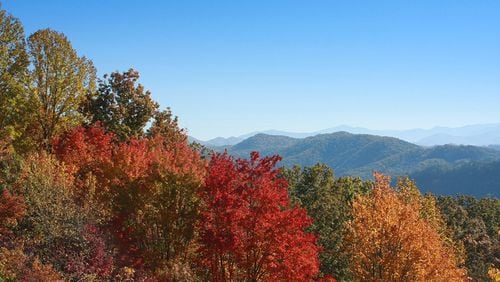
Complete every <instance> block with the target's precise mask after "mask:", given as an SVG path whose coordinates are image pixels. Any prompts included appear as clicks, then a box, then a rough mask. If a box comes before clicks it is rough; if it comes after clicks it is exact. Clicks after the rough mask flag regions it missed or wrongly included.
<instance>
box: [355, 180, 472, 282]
mask: <svg viewBox="0 0 500 282" xmlns="http://www.w3.org/2000/svg"><path fill="white" fill-rule="evenodd" d="M374 176H375V184H374V188H373V191H372V193H371V194H368V195H366V196H358V198H357V199H356V200H355V202H354V204H353V215H354V219H353V220H352V222H350V224H349V234H348V236H347V241H348V242H349V251H350V252H351V256H352V257H351V266H350V270H351V274H352V276H353V278H354V280H355V281H465V280H466V272H465V271H464V270H463V269H460V268H459V267H457V266H456V262H455V258H454V252H453V250H450V249H449V248H448V247H447V245H445V244H444V242H443V240H442V237H441V236H440V234H439V233H438V232H437V231H436V230H435V229H434V228H433V226H432V224H430V223H429V222H428V221H426V220H425V219H424V218H422V216H421V215H420V210H421V205H420V202H419V201H411V200H408V199H409V197H405V199H406V201H405V199H403V198H402V197H401V195H398V192H396V191H395V190H393V189H392V188H391V187H390V179H389V177H386V176H384V175H382V174H377V173H375V175H374Z"/></svg>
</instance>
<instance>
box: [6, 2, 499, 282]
mask: <svg viewBox="0 0 500 282" xmlns="http://www.w3.org/2000/svg"><path fill="white" fill-rule="evenodd" d="M0 39H1V40H0V281H335V280H339V281H469V280H470V279H472V280H473V281H487V280H493V281H499V279H500V243H499V239H500V235H499V234H500V230H499V226H500V201H499V200H498V198H496V197H483V198H477V197H472V196H463V195H462V196H460V195H458V196H446V195H444V194H451V193H452V192H460V193H462V192H463V193H465V192H469V191H472V190H446V191H440V195H439V196H435V195H434V194H430V193H422V192H421V191H420V190H419V188H418V187H417V185H419V183H420V182H422V183H426V184H425V185H426V186H427V187H429V188H428V189H431V190H432V189H437V188H433V187H452V186H453V185H456V183H458V182H460V183H461V185H462V186H461V187H464V186H463V185H470V187H476V186H475V185H481V187H487V186H488V185H491V187H498V183H499V182H498V179H496V180H491V179H492V178H490V176H491V175H490V174H488V173H489V172H494V171H497V170H496V169H497V168H498V166H499V163H498V161H495V160H496V159H497V158H498V154H499V153H498V152H497V151H494V150H493V149H487V148H479V147H467V146H440V147H434V148H422V147H419V146H416V145H413V144H411V143H407V142H404V141H401V140H398V139H395V138H382V137H376V136H370V135H352V134H345V133H337V134H333V135H319V136H316V137H311V138H307V139H301V140H299V139H293V138H281V137H270V136H266V135H260V136H255V138H253V139H252V138H251V139H247V140H246V141H243V142H241V143H239V144H237V145H235V146H232V147H230V148H226V149H227V151H226V152H215V151H213V150H211V149H210V148H206V147H204V146H201V145H200V144H196V143H191V142H189V141H188V136H187V134H186V131H185V130H184V129H182V128H180V127H179V125H178V119H177V117H175V116H174V115H173V114H172V112H171V110H170V109H169V108H167V109H165V110H160V107H159V104H158V103H157V102H156V101H154V100H153V99H152V97H151V93H150V92H149V91H148V90H147V89H146V87H145V86H143V85H141V84H140V83H139V72H138V71H136V70H134V69H129V70H125V71H117V72H113V73H111V74H107V75H104V76H103V77H101V78H97V77H96V69H95V67H94V66H93V63H92V61H91V60H89V59H88V58H86V57H84V56H81V55H79V54H78V52H77V50H75V49H74V48H73V47H72V45H71V42H70V41H69V39H68V38H67V37H66V36H65V35H64V34H62V33H60V32H58V31H55V30H52V29H42V30H38V31H36V32H34V33H33V34H31V35H29V36H28V37H26V36H25V34H24V29H23V25H22V23H21V22H20V21H19V20H18V19H17V18H15V17H14V16H12V15H10V14H9V13H8V12H7V11H5V10H0ZM96 44H97V43H96ZM214 126H217V125H214ZM276 146H278V149H276V148H277V147H276ZM276 153H278V154H281V155H283V157H284V158H283V160H282V159H281V157H280V156H277V155H274V154H276ZM299 160H300V161H299ZM297 163H298V164H301V166H293V164H297ZM433 163H437V164H438V165H440V166H434V165H430V164H433ZM282 164H285V165H286V166H285V167H282ZM393 164H398V166H393ZM331 167H334V168H335V169H336V171H335V172H334V170H333V169H332V168H331ZM337 167H338V169H337ZM444 167H449V168H446V169H444ZM389 168H391V169H389ZM429 168H432V170H429ZM408 169H410V170H408ZM374 171H378V172H374ZM408 171H411V172H412V173H414V174H413V176H414V178H415V179H416V180H417V182H415V181H413V180H412V179H411V178H408V177H405V176H404V175H403V172H408ZM335 173H337V175H335ZM372 173H373V174H372ZM368 174H369V175H368ZM399 174H401V177H395V178H393V179H391V178H390V177H389V176H388V175H399ZM367 175H368V176H372V178H371V179H362V178H360V177H358V176H367ZM435 175H439V177H438V176H435ZM441 175H447V177H441ZM497 176H498V174H497ZM425 179H427V180H425ZM429 179H430V180H429ZM433 179H439V181H441V183H440V182H433ZM425 181H428V182H425ZM447 181H449V182H447ZM453 181H456V182H455V184H454V183H453ZM489 181H493V182H489ZM478 183H480V184H478ZM432 185H436V186H432ZM447 189H448V188H447ZM471 189H475V188H471ZM490 192H491V191H489V190H488V191H484V193H483V192H481V193H480V194H485V193H486V194H488V193H490ZM493 192H495V195H497V194H496V193H497V191H493Z"/></svg>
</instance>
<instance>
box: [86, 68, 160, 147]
mask: <svg viewBox="0 0 500 282" xmlns="http://www.w3.org/2000/svg"><path fill="white" fill-rule="evenodd" d="M138 79H139V72H138V71H136V70H134V69H129V70H128V71H126V72H122V73H120V72H114V73H112V74H111V75H109V76H108V75H104V78H103V79H102V80H100V81H99V87H98V90H97V91H96V92H95V93H93V94H91V95H88V96H87V100H86V103H85V105H84V107H83V109H82V110H83V113H84V114H85V115H86V116H87V118H88V120H89V122H90V123H95V122H101V123H102V124H103V126H104V127H105V128H106V129H107V130H109V131H113V132H115V133H116V135H117V136H118V138H119V139H120V140H122V141H124V140H128V139H130V138H134V137H135V138H138V137H141V136H143V135H144V128H145V126H146V125H147V123H148V122H149V121H150V120H151V119H152V118H153V116H154V115H155V113H156V111H157V109H158V107H159V106H158V103H156V102H155V101H153V99H151V92H149V91H147V90H145V89H144V86H143V85H141V84H139V83H137V80H138Z"/></svg>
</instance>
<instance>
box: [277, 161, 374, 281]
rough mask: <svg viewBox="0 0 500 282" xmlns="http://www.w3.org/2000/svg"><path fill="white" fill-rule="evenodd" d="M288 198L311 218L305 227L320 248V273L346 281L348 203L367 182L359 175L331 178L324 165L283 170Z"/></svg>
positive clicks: (328, 170) (327, 168)
mask: <svg viewBox="0 0 500 282" xmlns="http://www.w3.org/2000/svg"><path fill="white" fill-rule="evenodd" d="M283 175H284V176H285V177H286V179H287V180H288V182H289V184H290V195H291V198H292V200H294V201H295V202H297V203H299V204H300V206H301V207H303V208H304V209H306V210H307V214H308V215H309V216H311V217H312V218H313V219H314V222H313V224H312V225H311V226H310V227H309V228H308V230H309V231H310V232H312V233H314V234H317V235H318V237H319V238H318V245H319V246H320V247H321V252H320V255H319V258H320V262H321V265H320V270H321V273H322V275H333V276H334V277H335V278H337V279H338V280H341V281H343V280H348V279H349V278H350V277H349V269H348V262H349V256H348V255H347V254H346V253H345V252H344V250H343V248H344V241H345V238H344V237H345V231H346V230H345V229H346V224H347V222H348V220H350V219H352V203H353V201H354V199H355V197H356V196H357V195H360V194H363V193H366V192H367V191H368V190H369V189H370V187H371V185H370V183H368V182H365V181H362V180H361V179H359V178H351V177H343V178H335V177H334V174H333V170H332V169H331V168H329V167H328V166H326V165H324V164H317V165H314V166H312V167H304V168H303V169H301V168H300V167H297V166H296V167H294V168H292V169H285V170H284V171H283Z"/></svg>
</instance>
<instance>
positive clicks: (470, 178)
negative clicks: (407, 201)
mask: <svg viewBox="0 0 500 282" xmlns="http://www.w3.org/2000/svg"><path fill="white" fill-rule="evenodd" d="M410 177H411V178H413V179H414V180H415V182H416V183H417V185H418V187H419V188H420V189H421V190H422V191H424V192H433V193H435V194H440V195H456V194H469V195H475V196H483V197H484V196H490V197H491V196H492V197H496V198H499V197H500V161H498V160H497V161H491V162H467V163H464V164H462V165H459V166H457V167H452V168H450V167H446V166H442V167H441V166H434V167H429V168H426V169H423V170H421V171H418V172H415V173H412V174H411V175H410Z"/></svg>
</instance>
